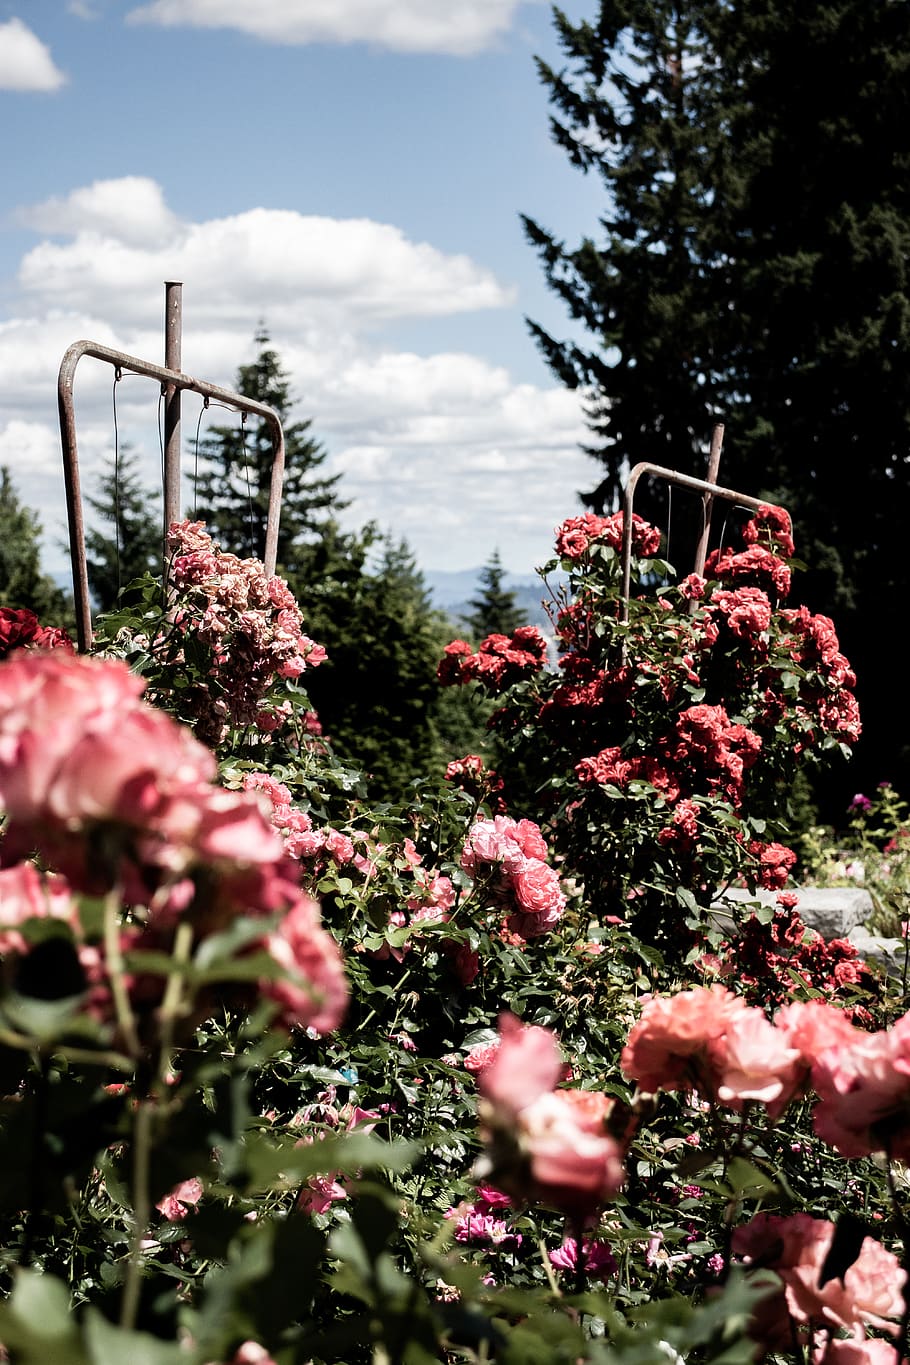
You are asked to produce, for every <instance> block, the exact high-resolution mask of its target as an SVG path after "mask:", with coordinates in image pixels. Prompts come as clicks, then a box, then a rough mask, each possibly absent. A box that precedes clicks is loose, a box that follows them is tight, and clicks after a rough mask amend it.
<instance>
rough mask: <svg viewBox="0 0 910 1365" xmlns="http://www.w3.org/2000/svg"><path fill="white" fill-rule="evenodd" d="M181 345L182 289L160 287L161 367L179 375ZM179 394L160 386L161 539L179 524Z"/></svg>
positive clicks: (174, 283)
mask: <svg viewBox="0 0 910 1365" xmlns="http://www.w3.org/2000/svg"><path fill="white" fill-rule="evenodd" d="M182 345H183V285H182V284H181V283H180V281H179V280H165V283H164V367H165V369H167V370H177V371H180V370H181V368H182V366H181V351H182ZM180 394H181V390H180V387H179V386H178V385H177V384H166V385H165V386H164V537H165V540H167V531H168V527H169V526H170V524H171V522H174V521H179V520H180V502H181V498H180Z"/></svg>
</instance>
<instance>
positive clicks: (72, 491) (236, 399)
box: [57, 341, 284, 651]
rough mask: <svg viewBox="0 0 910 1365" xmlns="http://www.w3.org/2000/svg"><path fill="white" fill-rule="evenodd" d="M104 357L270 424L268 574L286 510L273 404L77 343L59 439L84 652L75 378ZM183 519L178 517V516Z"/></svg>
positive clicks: (61, 389)
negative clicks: (88, 362)
mask: <svg viewBox="0 0 910 1365" xmlns="http://www.w3.org/2000/svg"><path fill="white" fill-rule="evenodd" d="M85 355H87V356H91V357H92V359H94V360H103V361H105V362H106V363H107V364H108V365H113V366H115V367H116V368H119V369H121V370H130V371H132V372H133V373H134V374H142V375H146V376H147V377H148V378H149V379H157V380H158V382H159V384H161V385H162V386H164V385H167V384H173V385H174V386H175V387H176V388H177V389H178V390H181V391H182V390H183V389H189V390H190V391H191V392H192V393H198V394H199V395H200V397H202V398H209V399H215V400H216V401H218V402H220V403H225V404H226V405H227V406H228V407H233V408H237V409H238V410H239V411H240V412H249V413H252V414H253V415H255V416H257V417H261V418H262V420H263V421H264V422H265V423H266V425H267V426H268V428H269V430H270V432H271V436H272V447H273V449H274V452H275V454H274V458H273V460H272V473H271V487H270V489H269V518H268V524H267V527H266V539H265V556H264V560H263V562H264V566H265V571H266V573H268V574H273V573H274V572H275V563H276V560H277V557H278V525H279V515H280V511H281V488H282V483H283V480H284V431H283V430H282V426H281V419H280V417H279V416H278V413H277V412H276V411H275V409H274V408H271V407H269V406H268V405H267V404H266V403H258V402H256V401H255V399H252V398H246V397H244V395H243V394H242V393H235V392H234V391H233V390H232V389H223V388H221V387H220V386H219V385H217V384H209V383H208V382H207V381H206V380H204V379H193V378H191V376H190V375H187V374H182V373H179V372H178V371H175V370H170V369H168V368H167V367H166V366H163V365H153V364H152V363H151V361H148V360H140V359H138V358H137V357H136V356H132V355H127V354H126V352H125V351H115V350H112V349H111V347H110V346H101V345H99V344H98V343H97V342H94V341H74V342H73V344H72V346H70V347H69V348H68V350H67V351H66V353H65V355H64V357H63V359H62V361H61V362H60V373H59V375H58V377H57V407H58V411H59V414H60V438H61V443H62V446H63V475H64V486H65V491H66V515H67V523H68V525H69V537H70V559H71V561H72V565H73V596H74V598H75V605H76V633H77V639H78V643H79V648H80V650H83V651H84V650H86V649H88V648H89V646H90V645H91V643H92V613H91V603H90V599H89V591H88V574H87V571H86V565H85V526H84V521H83V515H82V494H81V491H80V484H79V454H78V448H77V444H76V420H75V413H74V409H73V381H74V378H75V373H76V366H77V365H78V363H79V361H80V360H81V359H82V357H83V356H85ZM178 519H179V518H178Z"/></svg>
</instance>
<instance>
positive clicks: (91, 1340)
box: [55, 1308, 186, 1365]
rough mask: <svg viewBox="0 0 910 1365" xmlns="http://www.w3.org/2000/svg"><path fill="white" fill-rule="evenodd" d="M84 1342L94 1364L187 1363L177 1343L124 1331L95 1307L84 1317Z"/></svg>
mask: <svg viewBox="0 0 910 1365" xmlns="http://www.w3.org/2000/svg"><path fill="white" fill-rule="evenodd" d="M85 1343H86V1346H87V1348H88V1360H89V1361H90V1362H91V1365H181V1362H184V1363H185V1361H186V1352H185V1351H184V1350H183V1349H182V1348H181V1347H180V1346H179V1345H177V1344H176V1343H175V1342H170V1341H161V1340H159V1338H158V1337H153V1336H151V1335H150V1334H149V1333H148V1332H125V1331H124V1330H123V1328H122V1327H115V1326H114V1324H113V1323H112V1322H108V1320H107V1318H104V1317H102V1315H101V1314H100V1313H99V1312H98V1311H97V1309H92V1308H90V1309H89V1310H88V1311H87V1313H86V1315H85ZM55 1365H56V1362H55Z"/></svg>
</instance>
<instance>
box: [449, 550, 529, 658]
mask: <svg viewBox="0 0 910 1365" xmlns="http://www.w3.org/2000/svg"><path fill="white" fill-rule="evenodd" d="M505 578H506V571H505V569H504V568H503V566H502V560H501V559H500V556H499V550H498V549H497V550H494V551H493V553H492V554H491V556H490V559H489V562H488V563H487V564H486V565H485V566H484V568H483V569H482V570H481V572H480V587H479V591H478V596H477V597H472V598H471V600H470V602H469V603H468V606H469V607H471V608H472V611H471V613H470V615H469V616H465V618H464V622H465V626H466V627H467V629H468V630H469V631H470V632H471V634H472V635H473V636H474V638H475V639H476V640H477V641H478V642H479V641H480V640H483V639H484V638H485V637H486V636H487V635H494V634H495V635H511V634H512V631H513V630H517V628H518V627H519V626H521V625H524V624H525V621H524V617H523V615H522V613H521V611H520V609H519V607H518V603H517V601H516V598H515V593H514V592H513V591H512V590H511V589H510V588H506V587H505Z"/></svg>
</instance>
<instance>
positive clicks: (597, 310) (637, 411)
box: [523, 0, 726, 511]
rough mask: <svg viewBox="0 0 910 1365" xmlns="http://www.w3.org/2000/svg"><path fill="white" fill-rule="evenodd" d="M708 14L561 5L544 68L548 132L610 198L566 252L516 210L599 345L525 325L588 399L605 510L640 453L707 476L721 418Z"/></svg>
mask: <svg viewBox="0 0 910 1365" xmlns="http://www.w3.org/2000/svg"><path fill="white" fill-rule="evenodd" d="M715 11H716V6H715V4H713V3H711V0H708V2H707V3H706V2H705V0H696V3H693V4H687V5H682V4H680V3H678V2H677V3H674V2H672V0H602V3H601V4H600V5H599V12H598V17H597V19H596V21H595V22H593V23H588V22H582V23H579V24H572V23H570V21H569V20H568V19H567V18H566V16H565V15H564V14H562V13H561V12H560V11H559V10H558V9H557V10H554V22H555V26H556V30H557V33H558V36H559V41H560V44H561V46H562V48H563V50H564V52H565V54H566V57H567V59H568V62H569V67H568V68H567V69H564V70H561V71H555V70H554V69H553V68H552V67H550V66H549V65H547V64H546V63H545V62H543V61H540V60H539V61H538V70H539V74H540V76H541V79H542V81H543V82H544V84H545V85H546V86H547V88H548V91H549V98H550V102H551V104H552V105H553V106H554V107H555V109H556V111H557V112H556V114H555V115H554V116H553V117H552V118H551V132H552V135H553V138H554V140H555V141H556V142H557V144H558V145H559V146H560V147H562V148H563V149H564V150H565V151H566V153H567V155H568V156H569V158H570V160H571V162H572V163H573V165H575V166H577V167H578V168H579V169H580V170H582V171H583V172H585V173H588V172H593V173H594V174H596V175H598V176H599V177H600V178H601V180H602V181H603V183H604V188H605V191H606V206H605V212H604V215H603V217H602V218H601V220H600V224H599V227H600V233H599V236H598V240H597V241H596V242H595V240H593V239H591V238H585V239H584V240H583V241H582V242H581V244H580V245H579V246H578V247H575V248H572V249H569V248H567V247H566V246H565V245H564V244H563V243H561V242H558V241H557V240H556V239H555V237H554V236H553V235H552V233H550V232H548V231H547V230H546V229H545V228H544V227H542V226H540V225H539V224H538V223H537V222H535V221H534V220H533V219H531V218H528V217H525V218H524V219H523V222H524V226H525V231H526V234H527V236H528V239H529V241H530V242H531V244H532V245H533V246H534V247H535V248H536V249H537V251H538V254H539V256H540V258H541V262H542V265H543V268H544V272H545V275H546V278H547V282H548V283H549V285H550V286H551V288H552V289H553V290H554V291H555V292H556V293H557V294H558V295H559V297H560V298H561V299H562V300H563V301H564V302H565V304H566V305H567V307H568V309H569V312H570V314H571V316H572V317H573V319H575V320H577V321H579V322H581V323H582V324H583V326H584V327H585V328H586V329H587V331H588V332H589V333H590V334H591V335H592V336H593V338H594V340H595V345H594V346H593V347H591V348H588V347H586V346H584V345H583V344H582V341H581V340H575V339H570V340H567V341H558V340H556V339H555V338H554V337H552V336H551V335H549V334H548V333H547V332H545V331H544V329H543V328H542V327H540V326H539V325H538V324H536V323H534V322H530V323H529V326H530V330H531V333H532V335H533V336H534V338H535V340H536V341H537V343H538V345H539V347H540V349H541V351H542V352H543V355H544V357H545V358H546V360H547V361H548V363H549V364H550V366H551V368H552V369H553V370H554V372H555V373H556V375H557V376H558V377H559V378H560V379H562V380H563V382H564V383H566V384H568V385H569V386H570V387H573V388H576V387H581V388H584V389H586V390H588V391H589V393H590V397H589V400H588V409H587V410H588V419H589V425H590V427H591V430H592V433H593V435H594V438H595V440H594V442H593V443H592V445H591V447H590V448H589V453H590V454H592V455H593V456H594V457H595V458H596V459H597V461H598V462H599V463H601V464H602V465H603V467H604V470H603V475H602V477H601V479H600V481H599V482H598V484H597V486H596V487H595V488H594V489H593V490H591V491H590V492H589V493H587V494H585V495H583V496H584V500H585V501H586V502H587V504H588V505H589V506H591V507H593V508H595V509H596V510H598V511H603V510H613V508H615V507H616V506H617V504H618V500H619V496H620V491H621V488H622V485H623V482H624V478H625V471H626V469H627V468H628V467H629V466H631V465H634V464H636V463H638V462H639V461H641V460H650V461H654V462H656V463H659V464H664V465H669V466H670V467H672V468H676V469H682V470H685V471H687V472H693V470H695V469H697V472H698V473H699V474H702V473H703V468H704V462H703V458H702V457H701V456H698V459H697V460H696V454H695V452H696V451H698V450H701V449H704V447H705V443H706V441H707V440H708V438H709V437H710V432H711V428H712V426H713V424H714V421H715V420H716V416H717V412H718V401H719V395H718V390H719V381H720V379H721V377H722V374H723V368H724V363H723V358H722V354H721V353H720V351H719V343H720V340H721V338H720V335H719V333H720V332H721V330H722V328H723V322H724V320H723V317H722V315H718V313H717V309H716V299H717V297H718V290H719V288H720V287H721V280H722V277H723V276H724V274H725V269H726V267H725V262H724V258H723V255H722V253H721V252H720V251H719V250H718V247H717V245H716V243H715V235H716V224H715V222H714V220H713V215H714V212H715V210H714V200H715V198H716V195H717V190H718V186H717V184H716V183H715V176H716V175H717V174H719V172H720V164H719V156H720V150H721V148H722V145H723V143H722V127H721V111H720V110H719V108H718V101H717V98H716V93H715V90H714V87H713V70H714V67H715V66H716V56H715V54H714V53H713V52H712V49H711V46H710V41H709V34H710V31H711V29H712V27H713V24H714V21H715ZM643 493H644V494H645V497H646V490H645V489H643ZM643 502H644V499H643ZM640 510H643V509H640Z"/></svg>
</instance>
